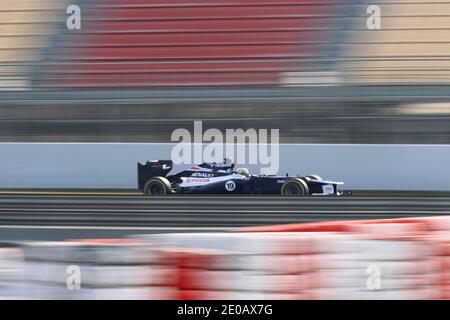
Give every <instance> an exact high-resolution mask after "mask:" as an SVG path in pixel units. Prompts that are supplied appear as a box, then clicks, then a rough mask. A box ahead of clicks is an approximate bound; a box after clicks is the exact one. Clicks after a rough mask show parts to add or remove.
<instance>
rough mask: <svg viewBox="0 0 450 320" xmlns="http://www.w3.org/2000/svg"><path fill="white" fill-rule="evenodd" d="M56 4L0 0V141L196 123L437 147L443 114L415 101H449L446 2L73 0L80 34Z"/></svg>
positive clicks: (161, 132) (133, 137)
mask: <svg viewBox="0 0 450 320" xmlns="http://www.w3.org/2000/svg"><path fill="white" fill-rule="evenodd" d="M68 4H69V3H67V2H66V1H63V0H61V1H59V0H43V1H35V0H16V1H12V2H11V1H6V0H0V25H1V28H0V91H1V93H0V121H1V123H2V125H1V126H0V140H1V141H142V142H149V141H152V142H167V138H168V132H170V131H171V130H173V129H176V128H180V127H187V126H188V125H190V124H191V120H192V119H194V118H195V119H198V120H204V121H211V123H213V124H214V127H216V128H227V125H228V124H229V123H230V121H233V122H232V123H233V126H234V127H242V128H249V127H252V128H268V127H277V128H282V130H281V141H282V142H307V143H320V142H327V143H449V142H450V126H449V123H450V113H448V112H447V111H445V110H448V108H447V107H444V108H433V107H429V106H428V104H429V103H431V102H436V103H439V105H440V106H441V105H442V103H444V104H445V103H448V102H449V101H450V90H448V84H449V83H450V55H449V52H450V50H449V49H450V25H449V24H450V19H449V17H450V0H441V1H433V2H429V1H423V0H422V1H419V0H373V1H365V0H196V1H192V0H77V1H74V2H71V3H70V4H77V5H79V6H80V7H81V18H82V23H81V26H82V27H81V30H68V29H67V28H66V21H65V19H66V17H67V14H66V10H65V8H66V6H67V5H68ZM369 5H379V6H380V8H381V29H380V30H368V29H367V27H366V20H367V17H368V14H367V11H366V10H367V7H368V6H369ZM13 90H22V91H21V92H20V93H17V92H15V91H13ZM417 103H420V112H419V113H418V111H417V110H418V109H417V107H416V106H415V104H417ZM13 106H15V107H16V108H13ZM405 106H406V107H405ZM424 106H425V107H424ZM186 108H188V109H189V114H187V113H186ZM424 108H425V109H426V112H424ZM438 109H439V114H436V112H437V111H436V110H438ZM442 110H444V111H445V112H444V113H443V111H442ZM125 120H126V121H125ZM419 128H420V130H419ZM419 131H420V132H419Z"/></svg>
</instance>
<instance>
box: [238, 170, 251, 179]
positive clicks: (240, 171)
mask: <svg viewBox="0 0 450 320" xmlns="http://www.w3.org/2000/svg"><path fill="white" fill-rule="evenodd" d="M236 173H237V174H240V175H243V176H245V177H249V176H250V171H248V169H247V168H238V169H237V170H236Z"/></svg>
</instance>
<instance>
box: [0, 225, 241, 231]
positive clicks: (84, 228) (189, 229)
mask: <svg viewBox="0 0 450 320" xmlns="http://www.w3.org/2000/svg"><path fill="white" fill-rule="evenodd" d="M0 229H61V230H71V229H72V230H148V231H158V230H161V231H164V230H175V231H206V230H209V231H230V230H232V229H233V228H221V227H101V226H99V227H96V226H29V225H25V226H21V225H0Z"/></svg>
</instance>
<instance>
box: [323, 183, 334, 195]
mask: <svg viewBox="0 0 450 320" xmlns="http://www.w3.org/2000/svg"><path fill="white" fill-rule="evenodd" d="M322 190H323V194H334V188H333V185H331V184H326V185H324V186H322Z"/></svg>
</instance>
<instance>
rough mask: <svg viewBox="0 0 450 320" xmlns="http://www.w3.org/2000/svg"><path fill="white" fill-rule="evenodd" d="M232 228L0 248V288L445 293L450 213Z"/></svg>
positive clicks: (61, 295)
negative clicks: (75, 271) (76, 275)
mask: <svg viewBox="0 0 450 320" xmlns="http://www.w3.org/2000/svg"><path fill="white" fill-rule="evenodd" d="M238 231H239V232H232V233H174V234H155V235H142V236H137V237H134V238H133V239H122V240H120V239H119V240H76V241H64V242H31V243H23V244H21V246H20V248H2V249H0V290H1V291H0V297H2V298H25V299H233V300H234V299H258V300H259V299H449V298H450V276H449V274H450V217H436V218H414V219H392V220H373V221H371V220H367V221H345V222H319V223H306V224H297V225H283V226H270V227H256V228H245V229H240V230H238ZM241 231H242V232H241ZM73 266H76V267H77V268H79V275H80V278H79V279H78V280H79V284H80V289H76V288H73V286H74V285H76V281H75V280H76V279H75V278H73V277H74V274H73V273H71V272H69V270H72V272H73V269H70V268H71V267H73ZM68 280H70V281H68Z"/></svg>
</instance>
